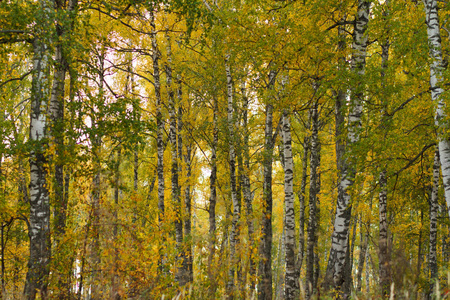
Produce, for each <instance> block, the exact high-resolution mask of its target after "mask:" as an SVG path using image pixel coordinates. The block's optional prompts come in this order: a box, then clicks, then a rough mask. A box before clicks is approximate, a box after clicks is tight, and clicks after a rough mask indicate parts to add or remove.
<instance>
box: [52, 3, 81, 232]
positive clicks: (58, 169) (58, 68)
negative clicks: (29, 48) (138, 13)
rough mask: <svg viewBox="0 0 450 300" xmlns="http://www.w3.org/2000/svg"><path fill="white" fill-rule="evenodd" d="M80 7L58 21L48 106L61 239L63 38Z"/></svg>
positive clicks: (74, 5) (71, 6)
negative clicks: (67, 18) (67, 20)
mask: <svg viewBox="0 0 450 300" xmlns="http://www.w3.org/2000/svg"><path fill="white" fill-rule="evenodd" d="M56 4H57V10H58V11H59V13H61V11H62V10H63V7H62V3H61V2H59V1H57V2H56ZM77 7H78V1H77V0H70V1H69V3H68V6H67V13H68V15H69V17H70V18H71V19H70V20H69V22H68V23H67V24H60V22H58V23H57V24H56V34H57V36H58V38H59V40H58V43H57V45H56V47H55V71H54V76H53V86H52V92H51V96H50V103H49V107H48V115H49V116H50V135H51V137H52V141H51V142H52V143H54V145H55V149H56V153H55V177H54V186H53V189H54V193H55V195H54V197H55V201H54V203H55V209H54V215H55V235H56V239H57V240H59V239H60V238H61V236H62V235H64V233H65V226H66V218H67V217H66V214H67V212H66V211H67V202H66V201H65V197H64V162H63V157H64V153H63V152H64V93H65V79H66V72H67V70H68V62H67V59H66V54H65V52H67V50H66V49H64V48H63V44H62V43H63V41H62V39H65V38H67V34H69V33H70V31H71V30H72V27H73V22H74V17H73V16H72V14H74V13H76V10H77Z"/></svg>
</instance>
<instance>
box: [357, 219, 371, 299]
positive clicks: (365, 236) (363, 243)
mask: <svg viewBox="0 0 450 300" xmlns="http://www.w3.org/2000/svg"><path fill="white" fill-rule="evenodd" d="M359 224H360V226H359V235H360V243H359V244H360V246H359V248H360V250H359V259H358V273H357V277H356V292H361V289H362V273H363V271H364V263H365V261H366V252H367V244H368V241H369V232H368V230H366V231H365V232H364V226H363V223H362V217H360V219H359ZM367 228H370V223H369V225H368V226H367ZM366 269H367V266H366Z"/></svg>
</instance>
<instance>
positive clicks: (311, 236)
mask: <svg viewBox="0 0 450 300" xmlns="http://www.w3.org/2000/svg"><path fill="white" fill-rule="evenodd" d="M318 106H319V104H318V102H317V101H316V102H315V103H314V106H313V107H312V108H311V125H312V131H311V160H310V180H309V183H310V185H309V219H308V240H307V246H306V247H307V249H306V298H307V299H309V298H311V297H312V295H313V293H314V292H313V290H314V289H315V280H314V261H315V245H316V242H317V233H316V227H317V223H316V218H317V215H316V207H317V206H316V205H317V201H318V194H319V188H320V186H319V184H318V183H319V175H318V169H319V162H320V161H319V159H320V153H319V151H320V144H319V143H320V142H319V110H318Z"/></svg>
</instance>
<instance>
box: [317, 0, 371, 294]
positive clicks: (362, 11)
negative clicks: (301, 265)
mask: <svg viewBox="0 0 450 300" xmlns="http://www.w3.org/2000/svg"><path fill="white" fill-rule="evenodd" d="M369 10H370V2H368V1H364V0H359V1H358V9H357V12H356V16H355V26H354V30H353V53H352V59H351V69H352V72H353V73H354V74H356V75H357V76H360V77H362V76H364V73H365V61H366V49H367V36H366V34H365V32H366V29H367V24H368V22H369ZM351 92H352V94H351V96H350V103H349V105H350V114H349V120H348V134H347V144H346V148H345V152H346V155H347V156H348V157H346V158H344V160H343V162H342V169H341V174H340V176H341V178H340V182H339V186H338V189H339V190H340V192H339V197H338V200H337V204H336V216H335V220H334V231H333V234H332V244H331V249H330V255H329V258H328V266H327V272H326V275H325V287H326V288H327V289H328V288H329V286H327V285H331V286H332V287H333V288H335V289H337V290H340V289H341V287H342V286H343V285H344V282H343V281H344V274H343V272H344V269H345V268H344V265H345V256H346V253H347V248H348V245H349V226H350V218H351V207H352V206H351V205H352V204H351V198H350V189H351V188H352V186H353V183H354V177H355V175H356V164H355V163H356V161H355V157H354V154H352V153H351V152H352V146H353V145H355V144H356V143H357V142H358V141H359V131H360V127H361V114H362V101H363V97H364V93H363V86H362V83H356V84H355V86H354V87H353V89H352V91H351Z"/></svg>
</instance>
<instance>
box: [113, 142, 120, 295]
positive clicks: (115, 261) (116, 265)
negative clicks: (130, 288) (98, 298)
mask: <svg viewBox="0 0 450 300" xmlns="http://www.w3.org/2000/svg"><path fill="white" fill-rule="evenodd" d="M121 154H122V151H121V148H120V147H119V149H118V151H117V154H116V161H115V168H114V173H115V176H114V207H115V209H114V210H113V220H114V225H113V235H112V242H113V247H114V257H113V272H112V280H111V281H112V283H111V299H113V300H120V299H121V298H122V297H121V296H120V292H119V290H120V277H119V245H117V241H118V239H117V237H118V235H119V224H118V222H119V216H118V208H119V200H120V194H121V193H122V191H121V189H120V161H121V159H122V157H121Z"/></svg>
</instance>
